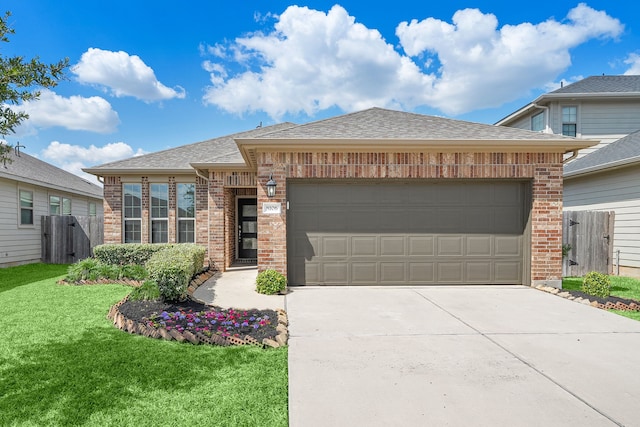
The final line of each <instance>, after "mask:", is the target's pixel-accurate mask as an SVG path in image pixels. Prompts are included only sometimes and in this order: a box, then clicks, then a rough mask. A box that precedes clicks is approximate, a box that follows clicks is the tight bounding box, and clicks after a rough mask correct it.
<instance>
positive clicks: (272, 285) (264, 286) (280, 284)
mask: <svg viewBox="0 0 640 427" xmlns="http://www.w3.org/2000/svg"><path fill="white" fill-rule="evenodd" d="M286 288H287V278H286V277H285V276H284V275H283V274H282V273H279V272H277V271H276V270H265V271H262V272H260V273H258V277H256V291H257V292H258V293H259V294H266V295H273V294H277V293H278V292H281V291H284V290H285V289H286Z"/></svg>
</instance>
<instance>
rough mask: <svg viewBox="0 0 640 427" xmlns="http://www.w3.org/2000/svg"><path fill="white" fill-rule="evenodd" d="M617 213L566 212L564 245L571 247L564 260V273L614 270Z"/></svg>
mask: <svg viewBox="0 0 640 427" xmlns="http://www.w3.org/2000/svg"><path fill="white" fill-rule="evenodd" d="M614 220H615V212H613V211H611V212H603V211H565V212H563V213H562V245H563V247H567V246H566V245H569V246H570V248H571V249H569V251H568V252H567V255H566V256H565V257H564V258H563V260H562V275H563V276H584V275H585V274H587V273H588V272H590V271H598V272H600V273H604V274H611V273H612V272H613V223H614Z"/></svg>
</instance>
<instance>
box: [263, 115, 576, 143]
mask: <svg viewBox="0 0 640 427" xmlns="http://www.w3.org/2000/svg"><path fill="white" fill-rule="evenodd" d="M563 138H564V137H562V136H559V135H553V134H545V133H540V132H532V131H527V130H522V129H516V128H509V127H500V126H493V125H488V124H481V123H473V122H467V121H462V120H454V119H448V118H442V117H435V116H426V115H422V114H415V113H407V112H403V111H395V110H386V109H382V108H370V109H367V110H363V111H359V112H355V113H350V114H345V115H342V116H338V117H333V118H329V119H325V120H319V121H316V122H311V123H307V124H303V125H299V126H295V127H289V128H286V129H282V130H277V131H275V132H269V133H265V134H262V135H259V136H256V139H300V140H304V139H389V140H394V139H397V140H425V141H428V140H461V141H465V140H466V141H469V140H470V141H473V140H523V141H526V140H546V139H548V140H559V139H563Z"/></svg>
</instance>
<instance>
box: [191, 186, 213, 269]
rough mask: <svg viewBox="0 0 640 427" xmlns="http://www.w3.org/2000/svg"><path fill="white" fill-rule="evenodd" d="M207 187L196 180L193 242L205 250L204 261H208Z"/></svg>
mask: <svg viewBox="0 0 640 427" xmlns="http://www.w3.org/2000/svg"><path fill="white" fill-rule="evenodd" d="M208 198H209V185H208V182H207V181H206V180H205V179H203V178H200V177H197V178H196V229H195V234H196V235H195V240H196V243H197V244H198V245H201V246H204V247H205V248H206V250H207V253H206V255H205V259H206V260H209V259H210V257H209V253H210V252H209V203H208Z"/></svg>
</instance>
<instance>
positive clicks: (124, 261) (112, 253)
mask: <svg viewBox="0 0 640 427" xmlns="http://www.w3.org/2000/svg"><path fill="white" fill-rule="evenodd" d="M173 246H175V244H173V243H153V244H151V243H123V244H106V245H98V246H96V247H95V248H93V256H94V257H95V258H96V259H97V260H99V261H101V262H103V263H105V264H114V265H129V264H136V265H144V264H145V263H146V262H147V261H148V260H149V259H150V258H151V257H152V256H153V254H155V253H156V252H159V251H161V250H164V249H167V248H171V247H173Z"/></svg>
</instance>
